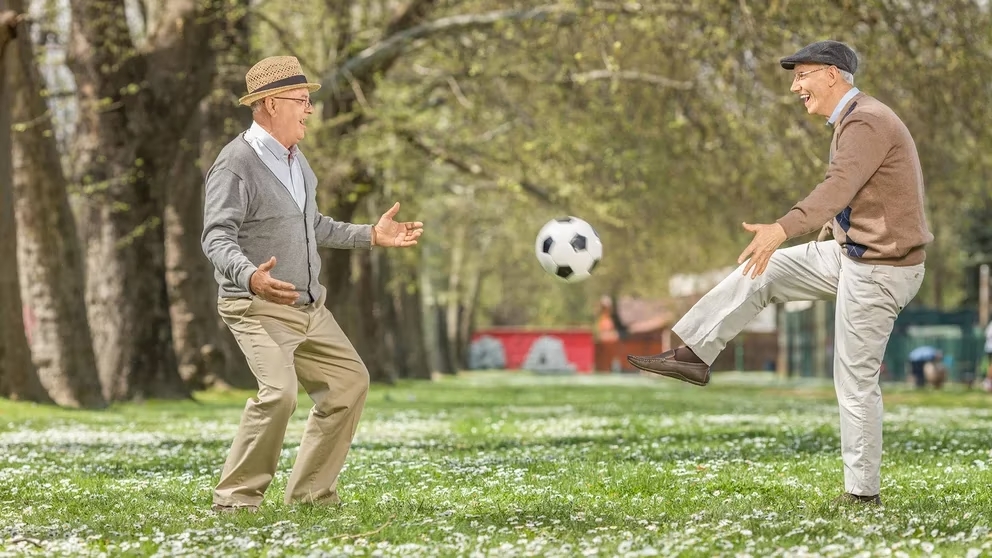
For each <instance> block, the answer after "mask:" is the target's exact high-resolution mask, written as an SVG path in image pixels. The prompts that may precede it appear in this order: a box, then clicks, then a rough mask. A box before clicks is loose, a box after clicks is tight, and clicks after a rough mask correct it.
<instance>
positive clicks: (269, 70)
mask: <svg viewBox="0 0 992 558" xmlns="http://www.w3.org/2000/svg"><path fill="white" fill-rule="evenodd" d="M245 83H246V84H247V85H248V94H247V95H245V96H244V97H241V100H240V103H241V104H242V105H246V106H247V105H250V104H252V103H254V102H255V101H257V100H259V99H261V98H264V97H268V96H269V95H275V94H276V93H282V92H283V91H289V90H290V89H299V88H301V87H306V88H307V89H309V90H310V92H311V93H312V92H314V91H316V90H318V89H320V84H319V83H308V82H307V76H305V75H303V67H302V66H300V61H299V60H297V59H296V57H295V56H270V57H268V58H263V59H262V60H261V61H260V62H259V63H258V64H255V65H254V66H252V67H251V69H250V70H248V73H247V74H246V75H245Z"/></svg>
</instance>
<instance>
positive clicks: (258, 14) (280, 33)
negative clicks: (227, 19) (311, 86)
mask: <svg viewBox="0 0 992 558" xmlns="http://www.w3.org/2000/svg"><path fill="white" fill-rule="evenodd" d="M251 15H252V17H253V18H257V19H258V20H259V21H261V22H263V23H265V24H266V25H268V26H269V27H271V28H272V30H273V31H275V32H276V37H277V38H278V40H279V44H280V45H281V46H282V48H283V49H285V50H286V52H288V53H289V54H290V56H295V57H296V59H297V60H299V61H300V65H301V66H303V67H304V68H313V66H311V65H310V64H309V63H307V61H306V60H304V59H303V57H302V56H300V53H299V51H297V50H296V49H295V48H293V45H292V44H290V42H289V41H288V40H286V37H288V36H289V32H287V31H286V30H285V29H283V27H282V26H280V25H279V24H278V23H276V22H275V21H273V19H272V18H271V17H269V16H267V15H265V13H264V12H262V11H261V10H256V11H253V12H252V14H251Z"/></svg>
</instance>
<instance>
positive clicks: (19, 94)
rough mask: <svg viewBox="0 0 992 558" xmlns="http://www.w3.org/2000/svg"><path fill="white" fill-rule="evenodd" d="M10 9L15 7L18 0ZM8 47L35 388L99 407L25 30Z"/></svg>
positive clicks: (50, 132)
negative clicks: (37, 382) (37, 379)
mask: <svg viewBox="0 0 992 558" xmlns="http://www.w3.org/2000/svg"><path fill="white" fill-rule="evenodd" d="M11 5H12V6H13V7H14V8H15V9H18V8H22V7H23V2H22V1H21V0H13V1H12V2H11ZM10 50H12V51H13V52H11V53H10V57H11V62H12V63H13V64H12V65H11V67H9V68H8V70H9V73H8V84H9V86H10V87H11V88H12V90H13V92H14V102H13V116H14V120H15V127H14V132H13V163H14V203H15V205H16V216H17V228H18V238H17V243H18V266H19V268H20V284H21V296H22V299H23V301H25V307H26V311H27V313H28V315H30V316H31V317H32V318H33V321H34V324H33V328H32V330H31V351H32V355H33V360H34V363H35V366H36V367H37V369H38V376H39V377H40V379H41V383H42V385H43V386H44V387H45V389H46V390H47V391H48V393H49V395H50V396H51V397H52V399H53V400H54V401H55V402H56V403H58V404H59V405H63V406H69V407H88V408H101V407H105V406H106V400H105V399H104V397H103V394H102V391H101V388H100V377H99V375H98V374H97V368H96V358H95V357H94V354H93V342H92V339H91V337H90V327H89V323H88V322H87V319H86V304H85V300H84V294H83V291H84V289H83V285H84V276H83V260H82V253H81V250H80V246H79V241H78V238H77V236H76V225H75V219H74V217H73V214H72V210H71V209H70V207H69V195H68V191H67V184H66V180H65V175H64V174H63V172H62V165H61V163H60V161H59V153H58V148H57V146H56V144H55V133H54V129H53V126H52V119H51V112H50V110H49V107H48V104H47V103H46V102H45V98H44V97H43V96H42V95H43V93H44V85H43V80H42V78H41V73H40V71H39V70H38V65H37V62H36V60H35V57H34V47H33V45H32V44H31V38H30V34H29V33H28V32H27V29H25V31H24V32H23V33H20V36H19V37H18V38H17V40H15V41H13V42H12V43H11V44H10Z"/></svg>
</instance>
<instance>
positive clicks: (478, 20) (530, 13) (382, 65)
mask: <svg viewBox="0 0 992 558" xmlns="http://www.w3.org/2000/svg"><path fill="white" fill-rule="evenodd" d="M419 2H421V3H423V4H425V5H429V2H428V0H419ZM414 3H418V0H414ZM655 8H656V9H657V8H659V7H657V6H656V7H655ZM661 8H662V9H668V8H670V7H661ZM589 9H591V10H593V11H602V12H617V13H628V14H634V13H645V10H644V8H643V7H641V6H640V5H639V4H612V3H607V2H596V3H594V4H593V5H592V6H591V8H589ZM673 9H677V8H673ZM585 11H588V10H582V9H579V8H574V7H571V6H559V5H550V6H539V7H537V8H532V9H529V10H499V11H493V12H485V13H480V14H467V15H456V16H450V17H445V18H441V19H438V20H435V21H430V22H427V23H423V24H420V25H417V26H414V27H410V28H407V29H402V30H399V31H397V32H395V33H393V34H391V35H388V36H387V37H386V38H384V39H383V40H381V41H379V42H377V43H376V44H374V45H372V46H370V47H368V48H366V49H364V50H362V51H361V52H359V53H357V54H356V55H355V56H353V57H351V58H350V59H348V60H347V61H346V62H345V63H344V64H342V65H340V66H339V67H338V68H337V70H335V71H332V72H329V73H328V74H326V75H325V76H324V77H323V78H322V79H321V84H322V85H323V87H322V88H321V90H320V91H319V92H317V96H318V97H320V98H327V97H328V96H330V95H332V94H333V92H335V91H338V90H340V89H341V88H342V86H343V85H344V84H345V83H346V82H347V81H348V80H347V78H346V76H349V75H351V76H354V78H355V79H357V80H358V81H360V82H364V81H366V80H368V79H369V78H370V77H371V76H372V75H374V74H376V73H381V72H384V71H385V70H388V69H389V68H390V67H391V66H392V64H393V63H394V62H395V61H396V59H397V58H399V57H400V56H401V55H402V54H403V53H404V52H405V51H406V50H407V49H408V48H409V46H410V45H411V44H412V43H413V42H414V41H417V40H419V39H423V38H426V37H431V36H434V35H440V34H445V33H453V32H457V31H465V30H470V29H479V28H486V27H492V26H494V25H496V24H498V23H500V22H505V21H550V22H556V23H559V24H561V25H568V24H571V23H574V22H575V21H576V20H577V18H578V16H579V15H581V14H582V13H584V12H585ZM391 28H392V26H391Z"/></svg>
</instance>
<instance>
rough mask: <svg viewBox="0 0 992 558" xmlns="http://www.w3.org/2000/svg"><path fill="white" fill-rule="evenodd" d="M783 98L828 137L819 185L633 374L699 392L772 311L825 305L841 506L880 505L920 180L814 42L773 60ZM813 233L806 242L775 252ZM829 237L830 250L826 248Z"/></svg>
mask: <svg viewBox="0 0 992 558" xmlns="http://www.w3.org/2000/svg"><path fill="white" fill-rule="evenodd" d="M780 63H781V65H782V67H783V68H784V69H786V70H791V71H792V72H793V74H792V88H791V91H792V92H793V93H795V94H796V95H798V96H799V101H800V102H802V104H803V106H804V107H805V108H806V111H807V112H808V113H809V114H813V115H817V116H820V117H823V118H825V119H826V121H827V124H828V125H830V126H831V127H832V128H833V139H832V141H831V143H830V161H829V164H828V166H827V171H826V176H825V178H824V179H823V181H822V182H820V183H819V184H818V185H817V186H816V187H815V188H813V190H812V192H810V193H809V195H808V196H806V198H805V199H803V200H802V201H800V202H799V203H797V204H795V205H794V206H793V207H792V208H791V209H789V210H788V211H787V212H786V213H785V214H784V215H783V216H782V217H781V218H779V219H778V220H777V221H776V222H775V223H771V224H748V223H744V224H743V226H744V229H745V230H747V231H748V232H751V233H754V237H753V239H752V240H751V243H750V244H749V245H748V246H747V247H746V248H745V249H744V251H743V252H742V253H741V255H740V257H739V258H738V264H741V265H740V267H739V268H738V269H737V271H736V272H734V273H732V274H731V275H730V276H729V277H727V278H726V279H724V280H723V281H722V282H721V283H720V284H719V285H717V286H716V287H714V288H713V290H712V291H710V292H709V293H707V294H706V295H705V296H704V297H703V298H701V299H700V300H699V302H697V303H696V305H695V306H693V308H692V309H690V310H689V312H687V313H686V315H685V316H684V317H683V318H682V319H681V320H680V321H679V322H678V323H677V324H676V325H675V327H674V328H673V331H674V332H675V333H676V335H678V336H679V338H680V339H681V340H682V341H683V342H684V343H685V345H683V346H680V347H678V348H676V349H674V350H672V351H668V352H665V353H662V354H660V355H654V356H628V360H629V361H630V362H631V364H633V365H634V366H636V367H638V368H640V369H641V370H645V371H648V372H653V373H656V374H660V375H662V376H666V377H669V378H675V379H678V380H682V381H685V382H689V383H691V384H695V385H699V386H705V385H706V384H707V383H708V382H709V379H710V365H711V364H712V363H713V361H714V360H716V358H717V355H719V354H720V352H721V351H722V350H723V349H724V347H725V346H726V345H727V343H728V342H729V341H730V340H731V339H733V338H734V337H735V336H736V335H737V334H738V333H740V332H741V330H742V329H743V328H744V326H746V325H747V323H748V322H750V321H751V320H752V319H753V318H754V317H755V316H756V315H757V314H758V313H759V312H760V311H761V310H762V309H764V308H765V307H766V306H767V305H769V304H772V303H782V302H788V301H800V300H805V301H809V300H819V299H836V316H835V323H836V330H835V333H834V348H835V351H834V366H833V373H834V385H835V388H836V391H837V399H838V402H839V405H840V433H841V453H842V454H843V458H844V485H845V489H846V491H845V492H844V493H843V494H842V495H841V496H840V497H839V498H838V501H841V502H867V503H875V504H880V503H881V497H880V495H879V493H880V485H881V478H880V467H881V459H882V394H881V390H880V389H879V384H878V380H879V369H880V366H881V361H882V357H883V355H884V353H885V347H886V344H887V343H888V339H889V335H890V333H891V332H892V327H893V323H894V322H895V319H896V316H897V315H898V314H899V312H900V311H902V309H903V308H905V307H906V305H907V304H909V302H910V301H911V300H912V299H913V298H914V297H915V296H916V293H917V291H918V290H919V289H920V284H921V283H922V281H923V274H924V270H923V266H924V264H923V262H924V259H925V257H926V253H925V246H926V245H927V244H928V243H930V242H931V241H932V240H933V235H932V234H931V233H930V231H929V229H928V227H927V222H926V216H925V214H924V199H923V198H924V192H923V171H922V170H921V169H920V160H919V157H918V155H917V152H916V145H915V143H914V142H913V138H912V136H910V133H909V130H908V129H907V128H906V126H905V125H904V124H903V122H902V121H901V120H900V119H899V117H898V116H896V114H895V113H894V112H893V111H892V110H891V109H890V108H889V107H887V106H885V105H884V104H882V103H881V102H880V101H879V100H878V99H875V98H873V97H871V96H869V95H867V94H865V93H862V92H861V91H859V90H858V89H857V88H856V87H854V74H855V72H856V71H857V69H858V58H857V56H856V55H855V53H854V51H852V50H851V49H850V48H849V47H848V46H847V45H844V44H842V43H839V42H836V41H821V42H817V43H813V44H811V45H808V46H806V47H804V48H802V49H801V50H799V52H797V53H795V54H794V55H792V56H788V57H786V58H783V59H781V61H780ZM817 229H820V230H821V235H820V236H819V237H818V239H817V241H816V242H809V243H805V244H800V245H797V246H793V247H789V248H784V249H779V246H781V245H782V243H783V242H785V241H786V240H788V239H790V238H796V237H799V236H802V235H805V234H808V233H812V232H814V231H816V230H817ZM831 232H832V235H833V237H834V239H833V240H828V238H829V237H828V234H830V233H831Z"/></svg>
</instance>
